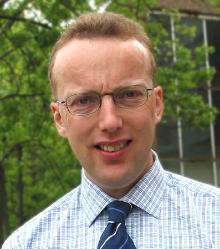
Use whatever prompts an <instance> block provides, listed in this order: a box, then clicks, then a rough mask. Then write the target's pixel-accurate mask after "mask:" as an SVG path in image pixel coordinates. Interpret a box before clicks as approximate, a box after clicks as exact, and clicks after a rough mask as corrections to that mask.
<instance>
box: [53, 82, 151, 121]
mask: <svg viewBox="0 0 220 249" xmlns="http://www.w3.org/2000/svg"><path fill="white" fill-rule="evenodd" d="M136 86H140V87H142V88H144V89H145V90H146V93H147V95H146V98H145V101H144V102H143V103H141V104H139V105H137V106H134V107H133V108H135V107H139V106H142V105H144V104H145V103H146V102H147V100H148V99H149V97H150V96H151V95H152V93H151V94H149V93H148V92H149V91H153V90H154V87H152V88H147V87H146V86H144V85H140V84H136V85H130V86H125V87H120V88H117V89H115V90H114V91H112V92H110V93H103V94H100V93H98V92H95V91H94V92H93V91H92V92H91V93H93V94H94V95H96V96H97V97H98V98H97V99H98V100H99V102H98V105H97V108H95V109H94V110H93V111H92V112H89V113H84V114H80V113H73V112H71V111H70V110H69V107H68V104H67V99H68V98H70V97H72V96H77V95H78V96H79V95H86V94H87V92H85V93H73V94H71V95H69V96H68V97H66V99H65V100H56V101H55V102H56V103H57V104H64V105H65V107H66V109H67V110H68V112H69V113H70V114H71V115H76V116H89V115H91V114H93V113H95V112H97V111H98V110H99V109H100V108H101V106H102V98H103V97H104V96H106V95H110V96H111V97H112V100H113V102H114V104H115V105H116V106H118V107H120V108H123V109H130V107H126V106H121V105H120V104H119V103H118V102H117V99H115V92H117V91H119V90H121V89H126V88H129V87H136ZM88 93H89V92H88ZM131 108H132V107H131Z"/></svg>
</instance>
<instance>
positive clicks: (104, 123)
mask: <svg viewBox="0 0 220 249" xmlns="http://www.w3.org/2000/svg"><path fill="white" fill-rule="evenodd" d="M99 128H100V130H101V131H106V132H110V133H113V132H116V131H118V130H119V129H121V128H122V118H121V116H120V115H119V113H118V110H117V107H116V105H115V103H114V101H113V99H112V97H111V96H110V95H106V96H103V97H102V105H101V107H100V112H99Z"/></svg>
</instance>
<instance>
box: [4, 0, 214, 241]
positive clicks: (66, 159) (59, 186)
mask: <svg viewBox="0 0 220 249" xmlns="http://www.w3.org/2000/svg"><path fill="white" fill-rule="evenodd" d="M3 2H4V1H3ZM10 2H11V4H10ZM12 2H13V3H12ZM106 2H107V1H101V0H100V1H96V4H97V6H101V5H102V4H103V3H106ZM156 2H157V1H156V0H148V1H146V0H139V1H137V0H131V1H127V0H115V1H112V3H111V4H109V6H108V10H109V11H114V12H118V13H123V14H125V15H126V16H128V17H130V18H132V19H134V20H136V21H138V22H140V23H141V24H142V25H143V27H144V28H145V29H146V31H147V32H148V33H149V34H150V36H151V38H152V40H153V45H154V50H155V53H156V58H157V61H158V64H161V65H162V66H161V67H160V68H159V69H158V73H157V79H156V81H157V82H158V84H160V85H162V87H163V88H164V92H165V110H166V112H165V120H166V119H173V120H176V119H177V118H178V117H181V119H182V120H183V121H184V124H185V125H186V126H196V127H205V126H207V125H208V123H209V120H210V118H211V119H212V120H214V117H215V114H216V110H215V109H213V108H210V107H208V105H207V103H206V101H204V96H202V95H201V94H200V92H199V91H198V89H199V90H201V89H204V88H205V86H206V82H207V81H209V80H210V79H211V78H212V76H213V70H210V71H207V70H206V68H205V55H204V50H205V49H206V48H204V47H203V46H200V47H197V48H195V49H194V50H190V49H188V48H186V47H185V46H184V44H182V42H181V39H176V41H175V44H176V47H177V50H176V57H177V61H175V62H174V61H173V50H172V49H173V43H172V42H171V41H170V36H169V34H168V32H167V31H166V29H165V28H164V27H163V26H162V25H161V24H160V23H158V22H152V21H150V20H149V15H148V13H149V8H151V7H152V6H154V5H155V3H156ZM0 7H1V8H0V14H1V17H0V30H1V43H0V46H1V47H0V79H1V84H0V114H1V118H0V131H1V133H0V170H4V171H5V182H4V186H5V190H6V193H7V195H6V199H7V206H5V208H7V213H8V217H9V218H8V224H9V230H7V231H6V230H5V231H6V232H4V234H3V237H6V236H7V234H8V233H9V232H10V231H12V230H13V229H14V228H15V227H17V226H18V225H20V224H21V223H22V222H24V221H25V220H27V219H28V218H30V217H32V216H33V215H34V214H36V213H38V212H39V211H40V210H42V209H43V208H44V207H46V206H47V205H48V204H49V203H51V202H52V201H54V200H55V199H57V198H58V197H59V196H61V195H62V194H63V193H65V192H67V191H68V190H70V189H72V188H73V187H74V186H76V185H77V184H78V183H79V181H80V166H79V164H78V162H77V160H76V159H75V158H74V156H73V155H72V152H71V151H70V148H69V146H68V145H67V142H66V141H64V140H62V139H61V138H60V137H58V135H57V132H56V130H55V128H54V126H53V121H52V117H51V114H50V110H49V104H50V99H51V95H50V89H49V83H48V80H47V65H48V57H49V53H50V50H51V47H52V45H53V44H54V42H55V41H56V39H57V37H58V35H59V33H60V32H61V31H62V29H63V27H64V26H65V25H66V24H67V23H68V22H69V21H70V20H71V21H72V20H74V18H75V17H76V16H78V15H79V14H80V13H83V12H88V11H89V10H91V9H90V7H89V4H88V3H87V1H85V0H75V1H74V0H65V1H64V0H51V1H47V0H35V1H34V0H14V1H5V4H4V3H0ZM180 20H181V19H180V18H179V17H178V15H176V19H175V22H176V25H177V26H176V32H177V33H178V34H179V37H187V38H188V39H193V38H194V37H195V34H196V29H195V27H189V26H186V25H185V26H184V25H181V23H180ZM209 52H211V49H209ZM177 106H179V107H180V109H179V111H177ZM8 224H0V226H1V225H3V226H5V227H6V226H7V225H8ZM3 230H4V229H3ZM0 232H1V231H0ZM0 241H1V237H0Z"/></svg>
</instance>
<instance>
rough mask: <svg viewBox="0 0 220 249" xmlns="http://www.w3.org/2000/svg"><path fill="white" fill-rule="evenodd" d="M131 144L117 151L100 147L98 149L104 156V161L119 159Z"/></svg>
mask: <svg viewBox="0 0 220 249" xmlns="http://www.w3.org/2000/svg"><path fill="white" fill-rule="evenodd" d="M130 144H131V143H129V144H127V145H126V146H125V147H123V148H122V149H120V150H118V151H115V152H108V151H103V150H99V149H96V151H97V152H98V153H99V154H100V155H101V156H102V159H103V160H104V161H118V160H121V159H122V158H123V157H124V156H125V155H126V154H127V152H128V149H129V147H130Z"/></svg>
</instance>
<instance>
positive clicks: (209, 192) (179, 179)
mask: <svg viewBox="0 0 220 249" xmlns="http://www.w3.org/2000/svg"><path fill="white" fill-rule="evenodd" d="M165 172H166V179H167V181H166V183H167V187H168V188H170V189H174V190H179V191H185V192H188V193H189V194H192V195H194V196H198V197H214V198H215V197H217V198H220V188H217V187H214V186H212V185H209V184H206V183H202V182H199V181H197V180H193V179H191V178H188V177H185V176H181V175H177V174H175V173H171V172H169V171H165Z"/></svg>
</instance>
